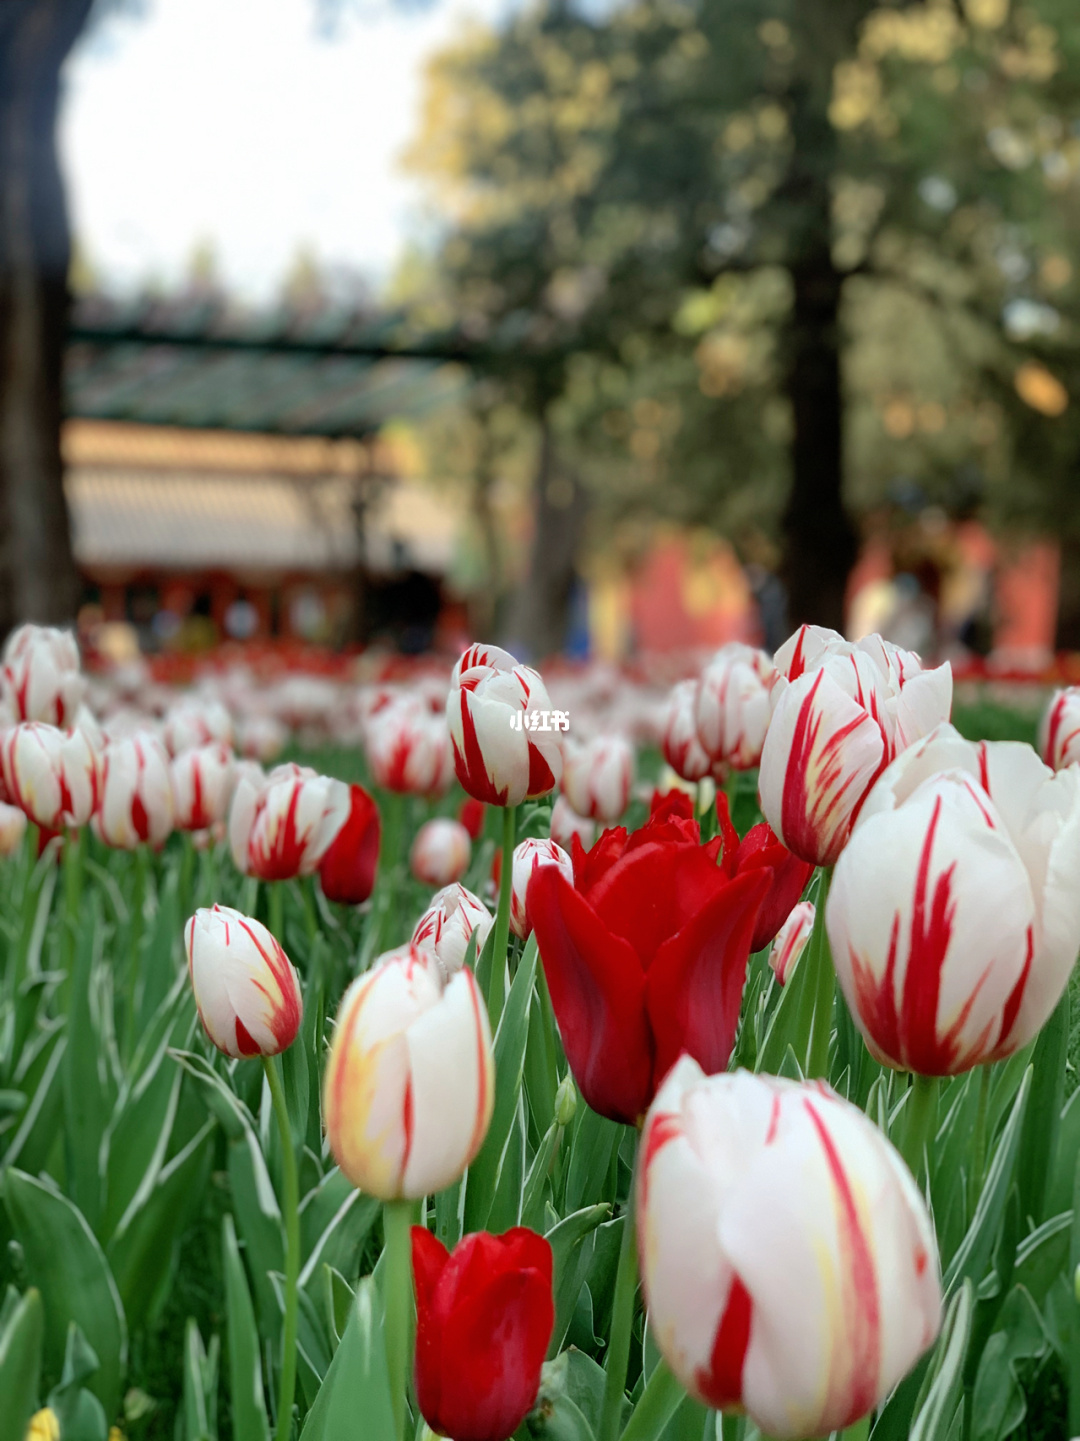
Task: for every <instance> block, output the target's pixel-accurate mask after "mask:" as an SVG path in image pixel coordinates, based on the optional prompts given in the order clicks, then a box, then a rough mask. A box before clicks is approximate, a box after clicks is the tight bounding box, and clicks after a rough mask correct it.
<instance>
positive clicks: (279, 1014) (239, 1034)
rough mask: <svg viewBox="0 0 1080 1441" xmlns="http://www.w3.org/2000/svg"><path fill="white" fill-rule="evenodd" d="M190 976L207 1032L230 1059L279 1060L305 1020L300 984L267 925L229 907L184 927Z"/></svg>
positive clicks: (204, 914)
mask: <svg viewBox="0 0 1080 1441" xmlns="http://www.w3.org/2000/svg"><path fill="white" fill-rule="evenodd" d="M184 945H185V947H186V950H187V959H188V975H189V976H190V978H191V989H192V991H193V992H194V993H195V1006H196V1008H197V1010H198V1012H199V1020H200V1021H202V1023H203V1028H204V1029H205V1031H206V1034H207V1035H208V1036H209V1037H210V1039H211V1041H213V1043H214V1045H215V1046H217V1048H218V1050H219V1051H224V1053H225V1055H227V1056H233V1057H240V1056H245V1057H246V1056H276V1055H278V1054H279V1052H281V1051H284V1050H287V1049H288V1047H289V1046H291V1045H292V1043H293V1041H294V1040H295V1039H296V1035H297V1032H298V1031H299V1030H300V1022H301V1020H302V1018H303V1009H304V1008H303V1002H302V1000H301V996H300V981H299V978H298V976H297V974H296V971H295V970H294V969H293V966H292V963H291V962H290V960H289V958H288V956H287V955H286V954H285V952H284V951H283V950H282V949H281V946H280V945H279V944H278V942H277V941H276V940H275V938H274V937H273V936H272V935H271V934H270V932H269V931H268V930H267V929H266V927H265V926H264V925H262V924H261V922H259V921H256V920H253V919H252V918H251V917H250V916H245V915H242V914H241V912H240V911H234V910H233V909H232V908H231V907H229V906H213V907H212V908H211V909H209V910H198V911H196V912H195V914H194V915H193V916H192V917H191V919H190V920H189V921H188V923H187V925H186V926H185V927H184Z"/></svg>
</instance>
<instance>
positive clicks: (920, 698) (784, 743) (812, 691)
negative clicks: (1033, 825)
mask: <svg viewBox="0 0 1080 1441" xmlns="http://www.w3.org/2000/svg"><path fill="white" fill-rule="evenodd" d="M776 667H777V675H776V679H775V681H774V684H773V691H772V697H773V716H772V720H771V722H770V724H769V730H768V734H767V735H766V737H765V744H764V747H763V748H762V752H761V770H760V775H759V779H758V789H759V793H760V797H761V809H762V812H763V814H764V816H765V819H766V820H767V821H768V822H769V824H770V825H771V826H772V828H773V830H774V831H775V832H776V833H777V835H778V836H779V837H780V839H781V840H782V841H783V842H784V844H785V845H786V846H787V847H788V849H789V850H791V851H793V852H794V853H795V854H796V855H797V856H799V857H801V859H803V860H805V861H812V862H814V863H815V864H817V865H832V864H833V862H834V861H835V860H836V858H837V856H838V855H839V854H840V852H841V850H843V848H844V843H845V842H846V841H847V838H848V836H849V834H850V832H851V827H852V824H853V823H854V821H855V818H856V817H857V815H858V814H859V808H860V807H861V805H862V803H863V801H864V800H865V799H866V795H867V793H868V791H869V790H870V787H871V786H872V785H873V783H874V781H875V780H876V779H877V778H878V776H879V775H880V774H881V772H882V771H883V770H884V769H885V767H886V766H887V765H888V764H889V763H890V762H891V761H892V760H893V759H894V758H895V757H896V756H897V755H899V754H900V753H901V752H902V751H904V750H906V749H907V747H908V746H910V745H913V744H914V742H915V741H917V740H920V739H921V738H922V737H923V736H925V735H927V734H929V732H930V731H931V730H933V728H934V727H935V726H936V725H939V724H940V723H941V722H942V721H945V720H948V718H949V712H950V709H951V707H952V668H951V667H950V666H949V665H948V664H947V663H946V664H945V665H941V666H938V668H937V669H936V670H930V671H924V670H923V669H922V666H921V664H920V661H919V658H918V656H916V655H913V654H912V652H911V651H904V650H899V649H898V648H897V647H896V646H894V645H890V644H889V642H888V641H884V640H882V639H881V637H880V636H876V635H872V636H867V637H866V639H865V640H860V641H856V642H854V643H850V642H848V641H845V640H844V639H843V638H842V637H841V636H839V635H837V634H836V632H835V631H830V630H824V629H822V628H821V627H820V626H807V625H804V626H803V627H802V629H801V630H799V631H797V632H796V633H795V635H793V636H792V637H791V639H790V640H788V641H786V642H785V643H784V645H782V646H781V647H780V650H779V651H778V652H777V654H776Z"/></svg>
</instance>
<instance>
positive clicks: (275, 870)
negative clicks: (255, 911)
mask: <svg viewBox="0 0 1080 1441" xmlns="http://www.w3.org/2000/svg"><path fill="white" fill-rule="evenodd" d="M351 805H352V802H351V797H350V793H349V787H348V786H347V785H346V784H345V782H344V781H338V780H332V779H331V778H330V777H329V776H320V775H318V774H317V773H316V772H315V771H313V770H312V769H311V768H310V767H309V766H298V765H292V764H289V765H283V766H278V767H277V768H276V769H275V770H272V771H271V772H270V774H269V775H268V776H266V778H265V780H264V782H263V784H262V786H261V788H260V787H259V786H258V782H257V779H256V777H255V776H254V775H253V774H248V775H245V776H243V777H241V780H240V782H239V783H238V784H237V787H236V791H235V793H234V795H233V803H232V807H231V810H230V813H229V844H230V846H231V848H232V852H233V856H234V858H236V857H239V856H243V857H244V858H245V864H244V865H243V867H242V869H243V871H244V873H245V875H250V876H258V878H259V879H260V880H263V881H283V880H289V879H291V878H292V877H293V876H310V875H312V874H313V873H314V871H316V870H317V869H318V865H319V862H320V861H321V860H322V858H323V856H324V855H325V854H326V852H327V851H328V850H329V848H330V844H331V842H332V841H333V839H334V837H335V836H336V835H337V833H338V831H340V830H341V828H342V826H343V825H344V824H345V822H346V820H347V819H348V817H349V812H350V810H351Z"/></svg>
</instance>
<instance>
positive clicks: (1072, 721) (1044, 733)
mask: <svg viewBox="0 0 1080 1441" xmlns="http://www.w3.org/2000/svg"><path fill="white" fill-rule="evenodd" d="M1039 752H1040V754H1041V755H1042V758H1043V760H1044V761H1045V762H1046V764H1047V765H1048V766H1050V767H1051V768H1052V769H1053V770H1055V771H1060V770H1064V768H1065V767H1066V766H1071V765H1075V764H1076V763H1077V762H1078V761H1080V686H1078V685H1071V686H1069V687H1067V689H1065V690H1059V691H1055V692H1054V694H1053V695H1052V696H1051V697H1050V704H1049V705H1048V706H1047V708H1046V711H1045V714H1044V715H1043V718H1042V722H1041V724H1040V726H1039Z"/></svg>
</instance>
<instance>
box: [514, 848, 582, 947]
mask: <svg viewBox="0 0 1080 1441" xmlns="http://www.w3.org/2000/svg"><path fill="white" fill-rule="evenodd" d="M495 859H496V861H501V860H502V856H501V855H500V854H499V853H498V852H496V855H495ZM540 866H558V867H559V869H560V870H561V871H562V873H563V875H564V876H565V877H566V879H567V881H568V882H569V883H570V885H573V884H574V863H573V861H572V860H571V859H570V857H569V855H568V854H567V853H566V851H564V850H563V848H562V846H558V845H556V844H555V842H554V841H541V840H532V839H529V840H524V841H522V842H521V844H520V845H519V846H516V847H515V849H514V876H513V890H512V893H511V901H510V929H511V930H512V931H513V933H514V935H515V936H520V937H521V939H522V940H523V941H526V940H528V938H529V936H531V935H532V925H531V924H530V922H529V913H528V907H527V900H528V894H529V884H530V882H531V881H532V878H533V876H534V875H535V873H536V871H537V870H538V869H539V867H540Z"/></svg>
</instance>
